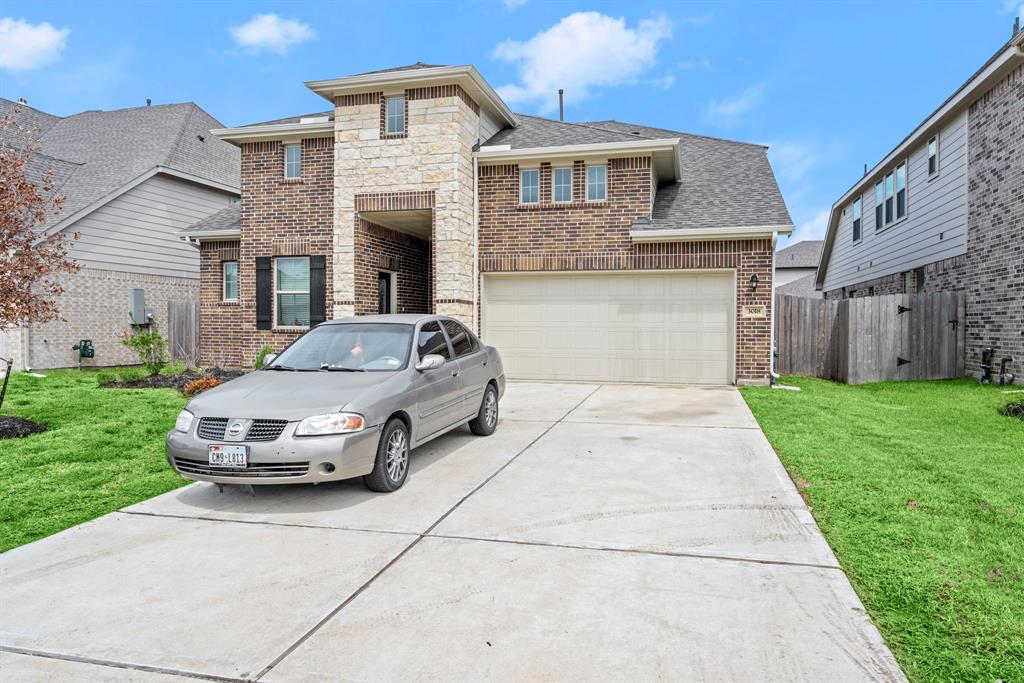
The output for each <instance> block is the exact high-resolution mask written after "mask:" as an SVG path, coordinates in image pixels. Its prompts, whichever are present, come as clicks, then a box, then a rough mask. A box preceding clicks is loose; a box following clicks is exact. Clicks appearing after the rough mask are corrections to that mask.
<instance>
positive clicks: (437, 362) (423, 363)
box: [416, 353, 444, 372]
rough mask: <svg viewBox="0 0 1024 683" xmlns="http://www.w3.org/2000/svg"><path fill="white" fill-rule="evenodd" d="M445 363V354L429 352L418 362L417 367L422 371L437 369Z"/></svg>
mask: <svg viewBox="0 0 1024 683" xmlns="http://www.w3.org/2000/svg"><path fill="white" fill-rule="evenodd" d="M442 365H444V356H439V355H437V354H436V353H428V354H427V355H425V356H423V358H421V359H420V362H419V363H417V364H416V369H417V370H419V371H420V372H425V371H427V370H437V369H438V368H439V367H441V366H442Z"/></svg>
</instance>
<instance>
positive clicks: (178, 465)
mask: <svg viewBox="0 0 1024 683" xmlns="http://www.w3.org/2000/svg"><path fill="white" fill-rule="evenodd" d="M198 422H199V421H198V420H196V423H198ZM297 424H298V423H289V425H288V426H287V427H286V428H285V430H284V432H282V434H281V435H280V436H279V437H278V438H276V439H274V440H273V441H262V442H260V441H208V440H206V439H200V438H199V437H197V436H196V433H195V432H196V427H195V426H193V427H192V429H191V430H190V431H189V433H187V434H183V433H182V432H178V431H172V432H171V433H170V434H168V435H167V462H168V463H170V465H171V467H173V468H174V469H175V470H177V471H178V473H180V474H181V475H182V476H183V477H186V478H188V479H194V480H196V481H212V482H215V483H218V484H310V483H318V482H322V481H335V480H338V479H349V478H352V477H360V476H363V475H364V474H369V473H370V472H371V471H372V470H373V462H374V460H375V459H376V457H377V444H378V442H379V440H380V426H379V425H378V426H375V427H368V428H367V429H365V430H363V431H361V432H357V433H355V434H332V435H328V436H304V437H296V436H295V435H294V432H295V427H296V425H297ZM212 444H224V445H230V446H246V447H247V451H248V454H247V466H246V467H245V468H237V469H236V468H226V467H215V466H214V467H211V466H210V464H209V447H210V445H212Z"/></svg>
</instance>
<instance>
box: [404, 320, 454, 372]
mask: <svg viewBox="0 0 1024 683" xmlns="http://www.w3.org/2000/svg"><path fill="white" fill-rule="evenodd" d="M427 325H437V331H438V332H440V333H441V340H442V341H444V348H445V350H446V351H447V354H445V355H444V356H443V358H444V360H445V362H448V361H452V360H455V349H453V348H452V342H451V340H450V339H448V334H447V333H446V332H445V331H444V325H443V324H442V322H441V321H440V320H438V319H437V318H435V319H433V320H427V321H425V322H422V323H420V326H419V327H418V328H417V329H416V334H415V335H414V337H413V348H414V349H415V351H416V358H417V359H418V360H423V358H424V357H425V356H428V355H430V354H423V355H421V354H420V335H421V334H423V328H424V327H426V326H427ZM428 332H430V330H428ZM435 355H441V354H435Z"/></svg>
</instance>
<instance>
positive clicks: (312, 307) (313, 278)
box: [309, 256, 327, 327]
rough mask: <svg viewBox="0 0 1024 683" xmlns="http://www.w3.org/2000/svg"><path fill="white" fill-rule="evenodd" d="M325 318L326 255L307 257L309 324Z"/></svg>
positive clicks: (315, 323)
mask: <svg viewBox="0 0 1024 683" xmlns="http://www.w3.org/2000/svg"><path fill="white" fill-rule="evenodd" d="M325 320H327V257H326V256H310V257H309V326H310V327H313V326H314V325H319V324H320V323H322V322H323V321H325Z"/></svg>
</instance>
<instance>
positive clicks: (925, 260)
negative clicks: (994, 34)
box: [816, 31, 1024, 373]
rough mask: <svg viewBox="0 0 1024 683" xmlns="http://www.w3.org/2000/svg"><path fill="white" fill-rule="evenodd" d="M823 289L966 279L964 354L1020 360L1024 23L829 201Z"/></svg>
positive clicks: (870, 289) (949, 285)
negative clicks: (832, 202)
mask: <svg viewBox="0 0 1024 683" xmlns="http://www.w3.org/2000/svg"><path fill="white" fill-rule="evenodd" d="M816 284H817V287H818V289H821V290H824V291H825V294H826V296H827V297H828V298H846V297H852V296H872V295H881V294H893V293H903V292H938V291H943V290H962V291H964V292H966V298H967V320H966V343H967V349H966V366H967V368H968V370H976V369H977V368H978V365H979V362H980V360H981V352H982V350H983V349H985V348H987V347H992V348H993V349H995V352H996V358H997V361H998V359H999V358H1002V357H1005V356H1012V357H1013V358H1014V359H1015V361H1014V365H1013V367H1014V369H1015V371H1016V372H1018V373H1019V372H1020V371H1021V369H1024V31H1018V32H1017V33H1016V34H1015V35H1014V36H1013V38H1012V39H1011V40H1010V42H1008V43H1007V44H1006V45H1004V46H1003V47H1001V48H1000V49H999V51H997V52H996V53H995V54H994V55H993V56H992V58H991V59H989V60H988V61H987V62H986V63H985V64H984V65H983V66H982V67H981V69H979V70H978V71H977V73H975V74H974V75H973V76H971V77H970V78H969V79H967V82H966V83H964V84H963V85H962V86H961V87H960V88H959V89H958V90H957V91H956V92H955V93H953V95H952V96H950V97H949V99H947V100H946V101H945V102H943V103H942V105H941V106H940V107H939V108H938V109H937V110H936V111H935V112H934V113H932V114H931V115H929V116H928V118H926V119H925V120H924V122H922V123H921V124H920V125H919V126H918V127H917V128H915V129H914V130H913V131H912V132H911V133H910V134H909V135H908V136H907V137H906V138H904V140H903V141H902V142H901V143H900V144H899V145H897V147H896V148H895V149H894V150H893V151H892V152H890V153H889V154H887V155H886V157H885V159H883V160H882V161H881V162H880V163H879V164H878V165H877V166H875V167H874V168H873V169H872V170H871V171H870V172H868V173H867V174H865V175H864V177H863V178H861V179H860V180H858V181H857V183H856V184H855V185H854V186H853V187H852V188H850V190H849V191H848V192H846V193H845V194H844V195H843V196H842V197H841V198H840V199H839V200H838V201H837V202H836V203H835V205H834V206H833V207H832V213H831V216H830V218H829V224H828V233H827V235H826V238H825V246H824V250H823V252H822V256H821V265H820V266H819V268H818V275H817V281H816Z"/></svg>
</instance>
